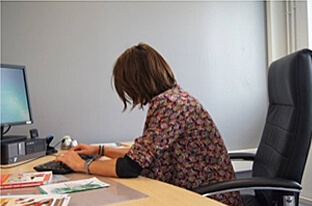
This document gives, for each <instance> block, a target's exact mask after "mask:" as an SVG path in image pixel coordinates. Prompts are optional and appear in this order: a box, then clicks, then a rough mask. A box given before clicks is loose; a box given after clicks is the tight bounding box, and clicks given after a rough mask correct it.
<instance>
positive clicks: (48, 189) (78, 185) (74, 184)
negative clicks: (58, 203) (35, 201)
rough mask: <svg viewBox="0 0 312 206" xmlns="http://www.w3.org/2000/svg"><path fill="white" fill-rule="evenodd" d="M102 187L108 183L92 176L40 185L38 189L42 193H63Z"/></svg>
mask: <svg viewBox="0 0 312 206" xmlns="http://www.w3.org/2000/svg"><path fill="white" fill-rule="evenodd" d="M104 187H109V184H107V183H105V182H102V181H100V180H99V179H98V178H96V177H93V178H90V179H83V180H76V181H68V182H62V183H56V184H49V185H43V186H40V190H41V191H42V193H43V194H65V193H72V192H82V191H86V190H94V189H99V188H104Z"/></svg>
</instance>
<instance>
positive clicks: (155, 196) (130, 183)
mask: <svg viewBox="0 0 312 206" xmlns="http://www.w3.org/2000/svg"><path fill="white" fill-rule="evenodd" d="M54 158H55V157H53V156H46V157H43V158H40V159H38V160H35V161H32V162H29V163H27V164H23V165H20V166H17V167H13V168H4V167H5V166H3V165H2V168H1V174H8V173H17V172H29V171H34V170H33V167H34V166H36V165H38V164H41V163H44V162H47V161H49V160H52V159H54ZM17 164H18V163H17ZM71 175H72V174H71ZM77 175H78V174H77ZM65 176H66V175H65ZM109 179H110V180H111V181H115V182H117V183H120V184H123V185H125V186H127V187H130V188H132V189H134V190H137V191H139V192H141V193H143V194H145V195H147V196H148V197H146V198H143V199H138V200H132V201H125V202H120V203H116V204H114V205H116V206H125V205H127V206H134V205H145V206H149V205H153V206H157V205H159V206H164V205H172V206H175V205H185V206H187V205H216V206H221V205H223V204H221V203H219V202H217V201H215V200H212V199H209V198H205V197H202V196H200V195H198V194H196V193H193V192H191V191H188V190H186V189H183V188H179V187H176V186H173V185H170V184H166V183H163V182H160V181H156V180H153V179H149V178H145V177H139V178H133V179H118V178H109Z"/></svg>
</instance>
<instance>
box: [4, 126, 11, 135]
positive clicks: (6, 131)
mask: <svg viewBox="0 0 312 206" xmlns="http://www.w3.org/2000/svg"><path fill="white" fill-rule="evenodd" d="M10 129H11V126H8V128H7V129H6V130H5V131H3V132H2V135H4V134H6V133H8V131H9V130H10Z"/></svg>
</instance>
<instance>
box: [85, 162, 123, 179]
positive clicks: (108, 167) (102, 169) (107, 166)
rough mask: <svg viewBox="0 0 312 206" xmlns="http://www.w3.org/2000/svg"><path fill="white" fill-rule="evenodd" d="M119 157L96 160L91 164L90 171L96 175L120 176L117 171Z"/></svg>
mask: <svg viewBox="0 0 312 206" xmlns="http://www.w3.org/2000/svg"><path fill="white" fill-rule="evenodd" d="M116 161H117V159H111V160H104V161H94V162H92V163H91V164H90V166H89V172H90V173H91V174H94V175H101V176H106V177H118V176H117V173H116Z"/></svg>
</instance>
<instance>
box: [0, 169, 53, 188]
mask: <svg viewBox="0 0 312 206" xmlns="http://www.w3.org/2000/svg"><path fill="white" fill-rule="evenodd" d="M51 179H52V172H28V173H16V174H2V175H1V176H0V188H1V189H6V188H16V187H30V186H38V185H44V184H48V183H50V181H51Z"/></svg>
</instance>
